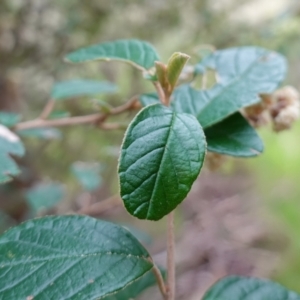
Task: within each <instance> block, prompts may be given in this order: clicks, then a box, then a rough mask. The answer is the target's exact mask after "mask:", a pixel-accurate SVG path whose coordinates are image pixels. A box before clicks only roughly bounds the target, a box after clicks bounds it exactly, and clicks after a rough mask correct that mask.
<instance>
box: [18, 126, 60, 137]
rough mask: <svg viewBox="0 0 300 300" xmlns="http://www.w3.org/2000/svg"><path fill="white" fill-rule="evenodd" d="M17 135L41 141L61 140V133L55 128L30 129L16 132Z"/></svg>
mask: <svg viewBox="0 0 300 300" xmlns="http://www.w3.org/2000/svg"><path fill="white" fill-rule="evenodd" d="M18 134H19V135H21V136H23V137H26V138H38V139H42V140H59V139H61V138H62V133H61V131H60V130H58V129H57V128H52V127H45V128H42V127H41V128H30V129H22V130H18Z"/></svg>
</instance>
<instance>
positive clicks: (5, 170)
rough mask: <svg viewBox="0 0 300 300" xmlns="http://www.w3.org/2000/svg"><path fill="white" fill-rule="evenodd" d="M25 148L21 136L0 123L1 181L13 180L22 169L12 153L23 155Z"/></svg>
mask: <svg viewBox="0 0 300 300" xmlns="http://www.w3.org/2000/svg"><path fill="white" fill-rule="evenodd" d="M24 153H25V149H24V147H23V144H22V142H21V141H20V139H19V137H18V136H17V135H15V134H14V133H13V132H11V131H10V130H9V129H7V128H6V127H4V126H3V125H0V183H3V182H7V181H9V180H11V176H16V175H18V174H19V173H20V170H19V168H18V166H17V165H16V163H15V162H14V160H13V159H12V158H11V157H10V154H12V155H16V156H23V155H24Z"/></svg>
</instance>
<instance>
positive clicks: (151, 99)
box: [139, 93, 159, 106]
mask: <svg viewBox="0 0 300 300" xmlns="http://www.w3.org/2000/svg"><path fill="white" fill-rule="evenodd" d="M139 100H140V103H141V104H142V106H148V105H151V104H156V103H159V99H158V96H157V94H156V93H148V94H142V95H140V96H139Z"/></svg>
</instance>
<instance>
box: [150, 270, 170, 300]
mask: <svg viewBox="0 0 300 300" xmlns="http://www.w3.org/2000/svg"><path fill="white" fill-rule="evenodd" d="M152 272H153V273H154V275H155V277H156V281H157V284H158V287H159V290H160V292H161V294H162V296H163V298H164V299H166V300H167V299H168V298H167V289H166V285H165V282H164V279H163V277H162V275H161V272H160V271H159V269H158V267H157V266H156V265H154V266H153V268H152Z"/></svg>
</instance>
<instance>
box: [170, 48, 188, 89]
mask: <svg viewBox="0 0 300 300" xmlns="http://www.w3.org/2000/svg"><path fill="white" fill-rule="evenodd" d="M189 59H190V56H188V55H187V54H185V53H181V52H175V53H173V55H172V56H171V57H170V59H169V61H168V65H167V78H168V82H169V84H170V86H171V93H172V91H173V89H174V88H175V86H176V84H177V81H178V78H179V76H180V74H181V71H182V69H183V68H184V66H185V64H186V63H187V61H188V60H189Z"/></svg>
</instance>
